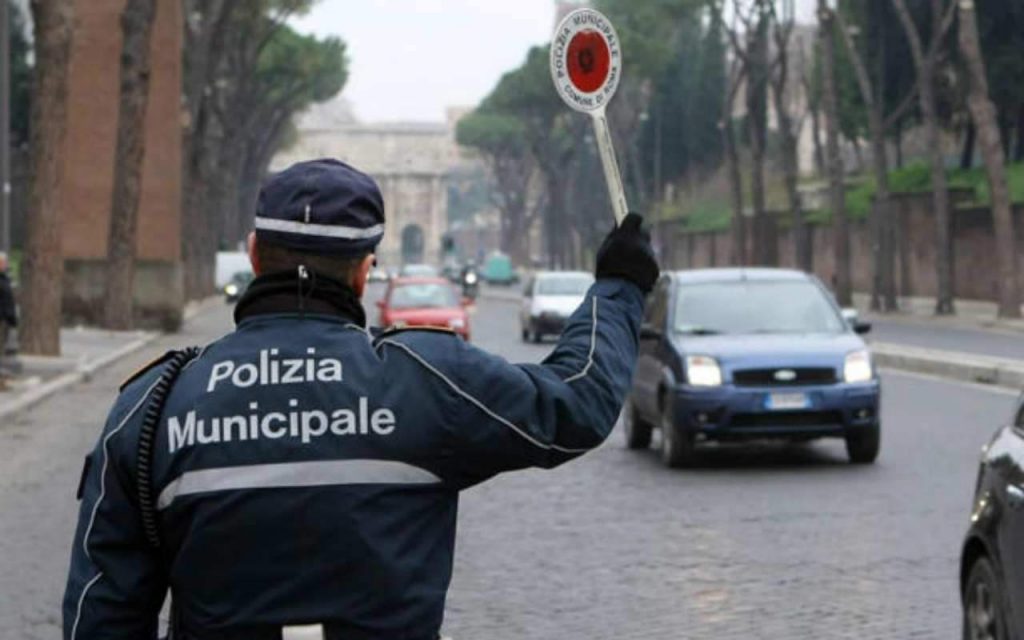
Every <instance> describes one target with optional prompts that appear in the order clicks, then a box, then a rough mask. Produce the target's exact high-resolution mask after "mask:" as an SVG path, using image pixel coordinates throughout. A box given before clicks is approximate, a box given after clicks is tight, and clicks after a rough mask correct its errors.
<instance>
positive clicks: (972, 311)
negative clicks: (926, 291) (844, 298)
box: [853, 293, 1024, 333]
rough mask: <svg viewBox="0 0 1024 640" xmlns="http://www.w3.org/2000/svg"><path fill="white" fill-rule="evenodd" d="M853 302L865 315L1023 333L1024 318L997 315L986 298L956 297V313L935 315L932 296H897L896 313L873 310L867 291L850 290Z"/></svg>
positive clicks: (943, 325)
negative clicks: (897, 306) (897, 305)
mask: <svg viewBox="0 0 1024 640" xmlns="http://www.w3.org/2000/svg"><path fill="white" fill-rule="evenodd" d="M853 303H854V305H855V306H856V307H857V309H858V310H860V312H861V313H862V314H863V315H864V317H865V318H866V319H879V320H885V321H890V322H904V323H909V324H922V325H928V326H933V327H945V328H950V329H979V330H992V331H1002V332H1014V333H1024V319H1019V320H1004V319H1001V318H998V317H996V311H997V307H996V303H995V302H989V301H987V300H959V299H958V300H956V301H955V302H954V306H955V308H956V315H954V316H936V315H935V298H918V297H912V298H900V299H899V308H900V310H899V311H897V312H896V313H873V312H871V311H870V310H869V307H870V303H871V298H870V296H869V295H868V294H866V293H855V294H853Z"/></svg>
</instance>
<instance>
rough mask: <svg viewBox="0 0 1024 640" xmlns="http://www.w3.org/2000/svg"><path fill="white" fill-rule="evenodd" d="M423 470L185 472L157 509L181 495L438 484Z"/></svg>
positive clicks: (276, 467) (332, 464) (327, 467)
mask: <svg viewBox="0 0 1024 640" xmlns="http://www.w3.org/2000/svg"><path fill="white" fill-rule="evenodd" d="M440 483H441V479H440V478H438V477H437V476H436V475H434V474H433V473H431V472H429V471H427V470H426V469H421V468H419V467H415V466H413V465H411V464H407V463H405V462H397V461H395V460H322V461H312V462H286V463H278V464H255V465H245V466H239V467H220V468H217V469H202V470H199V471H186V472H185V473H183V474H181V475H180V476H178V477H177V478H175V479H174V480H172V481H171V483H170V484H168V485H167V486H166V487H164V490H163V491H161V492H160V497H159V498H158V499H157V503H156V506H157V509H160V510H163V509H166V508H167V507H169V506H170V505H171V503H173V502H174V500H175V499H176V498H178V497H180V496H188V495H194V494H197V493H209V492H212V491H232V490H238V489H280V488H291V487H319V486H330V485H347V484H440Z"/></svg>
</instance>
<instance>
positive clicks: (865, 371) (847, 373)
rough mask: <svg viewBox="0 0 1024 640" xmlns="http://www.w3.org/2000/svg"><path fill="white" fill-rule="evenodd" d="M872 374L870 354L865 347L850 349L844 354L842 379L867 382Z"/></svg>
mask: <svg viewBox="0 0 1024 640" xmlns="http://www.w3.org/2000/svg"><path fill="white" fill-rule="evenodd" d="M873 376H874V372H873V371H872V370H871V354H869V353H868V351H867V349H861V350H860V351H851V352H850V353H848V354H846V361H845V362H844V363H843V380H844V381H845V382H867V381H869V380H871V378H872V377H873Z"/></svg>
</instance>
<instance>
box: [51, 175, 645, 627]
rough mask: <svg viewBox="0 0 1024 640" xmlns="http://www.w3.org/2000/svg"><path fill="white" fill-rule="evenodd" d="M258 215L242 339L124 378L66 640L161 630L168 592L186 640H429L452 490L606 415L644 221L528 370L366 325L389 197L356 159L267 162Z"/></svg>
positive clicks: (625, 367)
mask: <svg viewBox="0 0 1024 640" xmlns="http://www.w3.org/2000/svg"><path fill="white" fill-rule="evenodd" d="M255 227H256V229H255V232H254V233H253V234H251V235H250V238H249V255H250V258H251V261H252V266H253V270H254V272H255V273H256V275H257V278H256V279H255V280H254V281H253V283H252V285H251V286H250V287H249V289H248V291H247V292H246V293H245V295H244V296H243V298H242V299H241V300H240V301H239V303H238V305H237V308H236V309H235V321H236V323H237V328H236V330H235V331H234V332H233V333H231V334H229V335H227V336H226V337H224V338H222V339H220V340H218V341H217V342H214V343H213V344H211V345H208V346H207V347H206V348H205V349H203V350H202V352H201V353H200V354H199V355H198V357H196V358H195V359H192V360H191V361H188V362H187V364H184V361H185V360H187V358H182V357H181V354H170V355H169V356H167V357H165V358H164V359H162V360H161V361H160V362H158V363H156V364H154V365H153V366H151V367H150V368H148V369H145V370H143V371H142V372H141V373H140V374H137V375H136V376H135V377H134V378H132V379H130V380H129V381H128V382H126V383H125V385H124V386H123V387H122V388H121V395H120V397H119V398H118V400H117V402H116V404H115V405H114V408H113V410H112V411H111V413H110V417H109V418H108V420H107V424H106V426H105V428H104V430H103V433H102V435H101V437H100V439H99V443H98V444H97V445H96V448H95V450H94V451H93V452H92V453H91V454H90V456H89V457H88V458H87V462H86V467H85V470H84V471H83V477H82V487H81V488H80V498H81V514H80V517H79V523H78V528H77V531H76V535H75V541H74V546H73V549H72V557H71V570H70V575H69V577H68V583H67V591H66V593H65V597H64V637H65V638H66V639H70V640H81V639H88V638H132V639H133V640H138V639H142V638H155V637H156V635H157V626H158V613H159V612H160V610H161V607H162V604H163V602H164V597H165V594H166V592H167V591H168V590H170V593H171V602H172V604H171V635H172V637H173V638H175V639H176V640H179V639H184V640H236V639H238V640H241V639H245V640H262V639H273V640H278V639H281V638H285V639H287V638H291V637H314V638H324V639H327V640H336V639H343V640H368V639H374V640H376V639H381V638H387V639H403V640H421V639H422V640H428V639H429V640H434V639H436V638H437V634H438V630H439V629H440V627H441V622H442V616H443V613H444V601H445V594H446V591H447V588H448V583H449V580H450V578H451V571H452V556H453V547H454V540H455V522H456V509H457V504H458V493H459V491H460V490H462V489H465V488H467V487H470V486H472V485H475V484H477V483H479V482H482V481H484V480H487V479H488V478H490V477H492V476H494V475H495V474H497V473H500V472H502V471H510V470H514V469H521V468H524V467H545V468H550V467H554V466H557V465H560V464H562V463H564V462H567V461H569V460H571V459H573V458H575V457H577V456H579V455H581V454H583V453H585V452H587V451H589V450H591V449H593V448H594V447H596V446H598V445H599V444H601V442H602V441H603V440H604V439H605V438H606V437H607V436H608V434H609V432H610V431H611V429H612V426H613V425H614V423H615V420H616V418H617V416H618V414H619V411H620V409H621V406H622V403H623V398H624V395H625V393H626V390H627V387H628V386H629V382H630V378H631V376H632V373H633V367H634V364H635V361H636V356H637V344H638V336H639V329H640V319H641V313H642V306H643V294H644V292H645V291H648V290H650V288H651V287H652V285H653V283H654V281H655V279H656V278H657V274H658V267H657V264H656V263H655V260H654V258H653V254H652V252H651V249H650V245H649V241H648V238H647V236H646V234H644V233H643V232H642V231H641V230H640V218H639V216H636V215H635V214H631V215H630V216H629V217H628V218H627V219H626V220H625V221H624V222H623V223H622V225H621V226H620V227H619V228H617V229H615V230H614V231H612V233H611V234H610V235H609V236H608V238H607V239H606V240H605V242H604V244H603V245H602V247H601V249H600V251H599V253H598V257H597V282H596V283H595V284H594V286H593V287H592V288H591V290H590V292H589V293H588V295H587V297H586V299H585V301H584V302H583V304H582V305H581V306H580V308H579V309H578V310H577V311H576V313H575V314H574V315H573V316H572V318H571V320H570V321H569V322H568V324H567V326H566V329H565V333H564V334H563V335H562V338H561V340H560V341H559V343H558V345H557V346H556V347H555V349H554V351H553V352H552V353H551V355H549V356H548V357H547V359H546V360H545V361H544V362H543V363H542V364H524V365H513V364H509V363H508V362H506V361H505V360H504V359H502V358H500V357H497V356H494V355H491V354H488V353H485V352H484V351H481V350H480V349H477V348H474V347H472V346H470V345H468V344H466V343H465V342H464V341H462V340H461V339H460V338H458V337H457V336H455V335H454V334H452V333H450V332H447V331H440V330H434V329H430V330H427V329H402V330H386V331H384V332H383V333H381V334H379V335H377V336H374V335H372V334H371V333H370V332H368V330H367V329H366V319H365V315H364V312H363V308H362V306H361V303H360V297H361V295H362V293H363V291H364V288H365V285H366V279H367V274H368V271H369V270H370V268H371V265H372V264H373V261H374V258H373V255H372V253H373V251H374V249H375V247H376V246H377V244H378V243H379V242H380V240H381V238H382V236H383V235H384V204H383V200H382V197H381V194H380V191H379V189H378V187H377V185H376V184H375V183H374V181H373V180H372V179H371V178H370V177H368V176H366V175H365V174H363V173H360V172H359V171H357V170H355V169H354V168H352V167H350V166H348V165H345V164H343V163H341V162H337V161H332V160H319V161H314V162H307V163H301V164H298V165H295V166H293V167H291V168H290V169H288V170H286V171H284V172H282V173H280V174H277V175H275V176H274V177H272V178H271V179H270V180H269V181H268V182H267V183H266V184H265V185H264V187H263V189H262V191H261V193H260V197H259V203H258V209H257V212H256V221H255ZM176 367H177V368H180V374H179V375H178V377H177V380H176V382H175V383H174V384H173V386H172V387H170V388H169V390H168V386H167V385H166V384H165V382H166V381H167V379H168V376H167V374H168V372H169V371H172V370H174V369H175V368H176ZM157 400H162V402H156V401H157ZM160 405H162V406H160ZM154 406H156V409H154ZM154 411H155V414H154ZM154 415H155V416H156V417H157V418H158V419H153V417H154ZM147 416H149V417H147ZM147 424H149V425H151V426H152V425H156V429H155V432H152V433H155V435H154V436H153V437H152V440H150V439H149V434H150V433H151V432H149V431H147V429H148V427H146V425H147ZM510 533H511V532H510ZM300 629H303V630H305V631H308V632H309V634H308V635H304V636H298V635H296V634H297V633H298V630H300Z"/></svg>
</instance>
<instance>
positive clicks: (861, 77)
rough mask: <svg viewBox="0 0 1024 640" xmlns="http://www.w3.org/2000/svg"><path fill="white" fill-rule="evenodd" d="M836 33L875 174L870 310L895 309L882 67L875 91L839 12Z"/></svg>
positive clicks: (891, 221)
mask: <svg viewBox="0 0 1024 640" xmlns="http://www.w3.org/2000/svg"><path fill="white" fill-rule="evenodd" d="M834 16H835V20H836V24H837V25H838V31H839V35H840V37H841V38H842V42H843V44H844V46H845V48H846V52H847V54H848V57H849V59H850V62H851V64H852V66H853V70H854V74H855V76H856V78H857V86H858V89H859V90H860V94H861V98H862V99H863V100H864V104H865V105H866V106H867V110H868V132H869V137H870V139H871V156H872V158H871V168H872V170H873V172H874V176H875V202H874V206H873V207H872V208H871V214H870V215H871V217H870V220H869V224H868V227H869V228H870V230H871V254H872V278H871V309H872V310H874V311H895V310H896V306H897V303H896V276H895V272H894V267H895V260H894V256H893V254H894V252H895V229H894V224H893V220H892V210H891V207H890V204H891V197H890V193H889V157H888V151H887V150H886V148H885V120H884V109H885V102H884V100H882V87H884V84H885V81H884V75H883V74H884V69H880V73H879V76H880V78H879V81H878V87H879V89H878V93H877V95H876V93H875V90H874V89H873V88H872V86H871V79H870V77H869V76H868V71H867V67H866V66H865V64H864V61H863V59H862V58H861V55H860V52H859V51H858V50H857V48H856V46H855V45H854V42H853V37H852V35H851V33H850V30H849V29H848V28H847V25H846V21H845V20H844V18H843V16H842V14H840V13H836V14H834Z"/></svg>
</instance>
